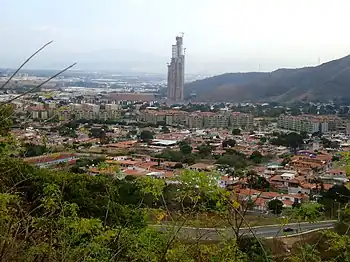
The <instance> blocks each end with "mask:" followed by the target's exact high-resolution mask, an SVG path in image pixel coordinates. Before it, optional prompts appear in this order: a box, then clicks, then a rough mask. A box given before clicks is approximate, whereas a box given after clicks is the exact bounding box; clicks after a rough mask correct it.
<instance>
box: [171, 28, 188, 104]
mask: <svg viewBox="0 0 350 262" xmlns="http://www.w3.org/2000/svg"><path fill="white" fill-rule="evenodd" d="M184 82H185V53H184V49H183V34H182V35H181V36H177V37H176V45H173V46H172V56H171V61H170V64H168V94H167V98H168V100H169V101H171V102H181V101H183V99H184Z"/></svg>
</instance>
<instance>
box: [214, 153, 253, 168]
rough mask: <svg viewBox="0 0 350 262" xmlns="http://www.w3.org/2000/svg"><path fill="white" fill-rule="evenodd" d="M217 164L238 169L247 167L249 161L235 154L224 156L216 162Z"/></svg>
mask: <svg viewBox="0 0 350 262" xmlns="http://www.w3.org/2000/svg"><path fill="white" fill-rule="evenodd" d="M216 164H218V165H227V166H231V167H235V168H237V169H242V168H245V167H247V161H246V160H245V159H244V157H243V156H240V155H237V154H233V153H226V154H224V155H223V156H220V157H219V159H218V160H217V161H216Z"/></svg>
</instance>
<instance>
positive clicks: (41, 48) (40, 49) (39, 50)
mask: <svg viewBox="0 0 350 262" xmlns="http://www.w3.org/2000/svg"><path fill="white" fill-rule="evenodd" d="M52 43H53V41H50V42H48V43H46V44H45V45H43V46H42V47H40V48H39V49H38V50H37V51H35V53H33V54H32V55H31V56H30V57H28V58H27V60H26V61H24V62H23V63H22V64H21V66H20V67H19V68H17V70H16V71H15V72H14V73H13V74H12V75H11V76H10V78H9V79H7V81H6V82H5V83H4V84H3V85H2V86H1V87H0V89H3V88H4V87H5V86H6V85H7V84H8V83H9V82H10V81H11V80H12V78H14V77H15V75H16V74H17V73H18V72H19V70H21V69H22V68H23V66H25V64H27V63H28V62H29V61H30V60H31V59H32V58H33V57H34V56H36V55H37V54H38V53H40V52H41V51H42V50H43V49H44V48H45V47H47V46H48V45H50V44H52Z"/></svg>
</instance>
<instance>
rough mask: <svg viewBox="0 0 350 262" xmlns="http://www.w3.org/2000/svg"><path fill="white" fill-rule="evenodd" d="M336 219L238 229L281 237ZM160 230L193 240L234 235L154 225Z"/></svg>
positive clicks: (225, 230) (223, 230)
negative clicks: (287, 229)
mask: <svg viewBox="0 0 350 262" xmlns="http://www.w3.org/2000/svg"><path fill="white" fill-rule="evenodd" d="M335 222H336V221H333V220H332V221H319V222H314V223H299V224H298V223H291V224H286V225H284V226H281V225H267V226H259V227H252V228H251V230H250V229H249V228H241V229H240V230H239V234H240V235H246V236H252V232H251V231H253V232H254V234H255V235H256V236H257V237H262V238H272V237H281V236H292V235H298V234H302V233H307V232H309V231H314V230H319V229H326V228H333V227H334V224H335ZM154 227H156V228H157V229H158V230H160V231H172V232H174V233H177V235H178V236H179V237H180V238H181V239H182V240H194V239H199V238H200V239H201V240H202V241H220V240H224V239H228V238H231V237H232V236H234V235H235V234H234V231H233V230H232V228H228V227H227V228H196V227H181V228H180V227H179V226H172V225H155V226H154ZM286 227H290V228H292V229H293V231H291V232H283V228H286Z"/></svg>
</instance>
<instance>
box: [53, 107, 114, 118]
mask: <svg viewBox="0 0 350 262" xmlns="http://www.w3.org/2000/svg"><path fill="white" fill-rule="evenodd" d="M58 112H59V113H58V114H59V119H60V120H70V119H88V120H92V119H101V120H109V119H117V118H119V117H120V110H119V106H118V105H115V104H106V105H101V106H100V105H95V104H90V103H82V104H69V105H68V106H65V107H61V108H60V109H59V110H58Z"/></svg>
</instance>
